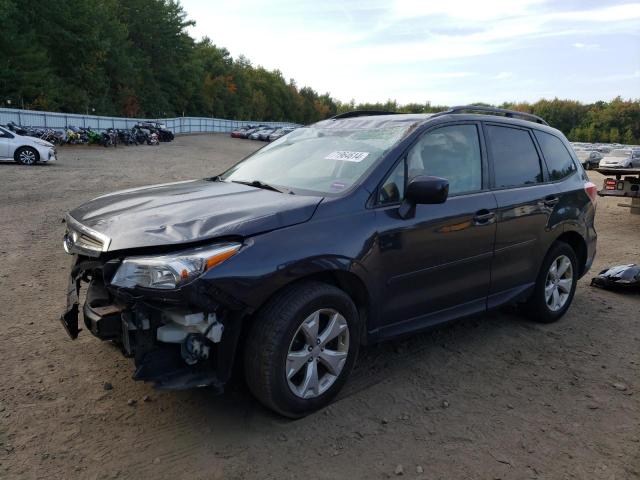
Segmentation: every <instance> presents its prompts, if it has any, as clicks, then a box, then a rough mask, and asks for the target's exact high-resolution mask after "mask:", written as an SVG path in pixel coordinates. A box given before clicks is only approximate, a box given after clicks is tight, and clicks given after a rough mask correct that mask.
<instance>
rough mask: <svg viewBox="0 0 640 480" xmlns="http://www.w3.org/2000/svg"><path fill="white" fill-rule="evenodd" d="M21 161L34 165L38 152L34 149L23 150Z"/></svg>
mask: <svg viewBox="0 0 640 480" xmlns="http://www.w3.org/2000/svg"><path fill="white" fill-rule="evenodd" d="M20 162H21V163H23V164H25V165H33V164H34V163H36V154H35V153H34V152H33V150H23V151H21V152H20Z"/></svg>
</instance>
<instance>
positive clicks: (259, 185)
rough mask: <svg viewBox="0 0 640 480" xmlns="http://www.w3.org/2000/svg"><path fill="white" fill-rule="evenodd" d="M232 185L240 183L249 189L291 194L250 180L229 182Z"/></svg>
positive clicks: (288, 191) (258, 181)
mask: <svg viewBox="0 0 640 480" xmlns="http://www.w3.org/2000/svg"><path fill="white" fill-rule="evenodd" d="M231 181H232V182H234V183H241V184H243V185H249V186H250V187H256V188H262V189H263V190H271V191H273V192H278V193H290V194H293V192H292V191H291V190H286V191H285V190H283V189H281V188H277V187H274V186H273V185H269V184H268V183H264V182H261V181H260V180H252V181H250V182H248V181H246V180H231Z"/></svg>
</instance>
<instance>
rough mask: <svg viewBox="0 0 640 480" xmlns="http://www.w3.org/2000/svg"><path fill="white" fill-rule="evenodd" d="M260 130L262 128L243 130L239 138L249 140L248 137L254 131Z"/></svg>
mask: <svg viewBox="0 0 640 480" xmlns="http://www.w3.org/2000/svg"><path fill="white" fill-rule="evenodd" d="M261 128H264V127H253V128H249V129H247V130H245V131H244V132H241V133H240V138H249V136H250V135H252V134H253V133H255V132H256V131H258V130H260V129H261Z"/></svg>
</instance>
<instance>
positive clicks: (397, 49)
mask: <svg viewBox="0 0 640 480" xmlns="http://www.w3.org/2000/svg"><path fill="white" fill-rule="evenodd" d="M182 3H183V5H184V7H185V9H186V10H187V12H188V14H189V16H190V17H191V18H194V19H195V20H196V21H197V25H196V27H194V28H193V29H192V33H193V34H194V35H196V36H204V35H207V36H209V37H211V38H212V40H213V41H214V42H215V43H216V44H218V45H221V46H225V47H227V48H228V49H229V50H230V52H231V54H232V55H233V56H235V57H237V56H238V55H240V54H244V55H246V56H247V57H248V58H249V59H250V60H251V61H252V62H253V63H254V64H258V65H262V66H264V67H266V68H269V69H275V68H277V69H279V70H281V71H282V72H283V75H284V76H285V78H295V79H296V82H297V84H298V85H309V86H311V87H313V88H314V89H316V90H317V91H319V92H325V91H328V92H330V93H331V94H332V95H334V96H335V97H337V98H339V99H341V100H349V99H351V98H355V99H356V101H376V100H379V101H383V100H386V99H387V98H396V99H397V100H398V101H400V102H410V101H423V99H424V98H429V99H431V100H432V101H434V102H435V101H443V102H447V103H458V101H460V100H458V98H460V97H461V96H463V95H469V96H471V95H479V96H478V97H475V98H471V100H482V99H483V97H482V95H487V96H489V95H490V94H495V95H501V94H503V92H504V85H506V84H507V83H509V82H507V81H506V80H509V79H513V78H514V77H515V76H514V73H513V72H518V73H519V75H518V78H519V82H520V80H522V79H524V77H525V75H524V73H522V72H521V70H522V69H523V68H524V69H525V70H526V69H527V68H530V67H531V65H530V64H528V59H527V58H526V56H523V57H522V58H515V59H513V60H510V61H512V62H515V64H496V63H492V62H493V61H495V60H493V59H495V58H497V57H498V56H500V55H503V56H504V55H505V54H508V53H509V52H518V51H523V52H524V51H527V52H531V51H535V48H538V47H536V46H537V45H538V44H540V45H542V44H543V43H544V42H547V45H548V42H549V41H553V38H554V37H558V36H562V37H565V38H567V39H568V41H565V42H564V43H563V44H562V46H560V44H559V43H558V47H557V48H554V49H553V51H548V52H547V51H544V52H542V51H541V52H540V56H539V59H538V61H539V62H542V64H541V65H539V66H538V67H539V68H536V73H535V75H537V76H539V79H538V81H537V84H540V82H541V81H545V82H552V81H558V80H560V79H559V78H558V76H557V73H556V70H557V68H555V67H556V66H557V65H558V64H561V63H563V62H564V63H565V64H566V63H567V60H566V59H567V58H569V60H571V55H575V53H572V51H573V52H576V49H578V50H583V51H587V50H593V51H594V52H595V53H597V52H602V51H606V50H607V48H606V46H605V45H604V44H603V41H602V40H601V37H607V36H610V35H614V34H615V35H635V36H636V42H627V43H623V44H621V45H620V46H619V47H618V46H616V48H619V49H620V51H621V52H623V53H625V56H626V57H627V58H635V59H636V64H637V59H638V58H640V49H639V47H638V45H640V42H637V36H638V35H640V27H639V25H640V22H639V20H640V3H637V2H636V3H628V4H624V5H604V6H602V5H600V6H597V7H595V8H587V9H578V10H576V9H573V10H567V9H566V8H565V7H563V5H562V4H561V3H560V2H552V1H551V0H520V1H513V0H483V1H482V2H479V1H477V0H473V1H464V0H447V1H446V2H435V1H427V0H396V1H394V2H392V3H389V2H387V1H385V0H369V1H368V2H365V3H355V4H354V3H352V2H343V1H341V0H337V1H335V0H324V1H323V2H307V1H304V0H295V1H294V0H289V1H284V2H280V3H276V4H273V5H269V6H267V5H264V4H263V3H262V2H258V1H257V0H252V1H249V2H246V1H236V2H233V3H229V2H220V3H218V2H212V1H208V0H183V1H182ZM572 37H574V38H575V41H574V42H573V43H572V42H571V40H573V39H574V38H572ZM596 38H597V40H598V43H595V42H594V40H596ZM539 48H542V47H539ZM527 49H528V50H527ZM563 49H564V50H563ZM634 52H636V53H637V54H636V55H635V57H634ZM582 61H583V62H586V61H587V59H586V58H583V59H582ZM472 65H473V66H472ZM478 65H484V71H478ZM551 65H553V67H550V66H551ZM496 67H497V68H496ZM582 68H584V69H588V68H590V67H589V65H588V64H585V65H584V67H582ZM501 69H504V71H501ZM470 70H473V72H470ZM491 71H493V72H495V71H498V73H497V74H492V73H491ZM550 71H553V72H554V73H553V76H551V77H550V76H549V72H550ZM471 78H473V79H474V81H479V82H481V83H482V89H480V90H478V91H477V92H474V91H472V90H473V88H475V87H477V85H473V86H470V85H471V83H473V82H471V81H470V80H471ZM493 80H505V82H500V83H499V85H500V87H496V86H494V84H493V83H492V81H493ZM483 82H486V83H483ZM552 86H553V84H552V83H550V84H549V83H548V84H547V85H546V86H545V87H544V88H549V87H552ZM515 87H516V86H515V85H514V88H515ZM520 88H522V86H520ZM537 88H540V90H541V91H542V87H537ZM500 89H502V90H500ZM494 90H497V91H494ZM451 92H457V93H458V95H457V96H453V97H450V98H449V97H446V98H445V95H449V94H451ZM529 92H533V90H532V89H529V90H527V91H523V93H522V95H527V94H532V93H529ZM621 93H623V92H621ZM570 94H571V92H570V93H569V95H570ZM436 97H438V98H439V99H437V98H436ZM532 100H535V98H532Z"/></svg>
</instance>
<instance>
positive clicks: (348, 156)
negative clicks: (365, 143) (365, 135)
mask: <svg viewBox="0 0 640 480" xmlns="http://www.w3.org/2000/svg"><path fill="white" fill-rule="evenodd" d="M367 155H369V152H348V151H345V150H340V151H337V152H331V153H330V154H329V155H327V156H326V157H324V159H325V160H342V161H343V162H361V161H362V160H364V159H365V158H367Z"/></svg>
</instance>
